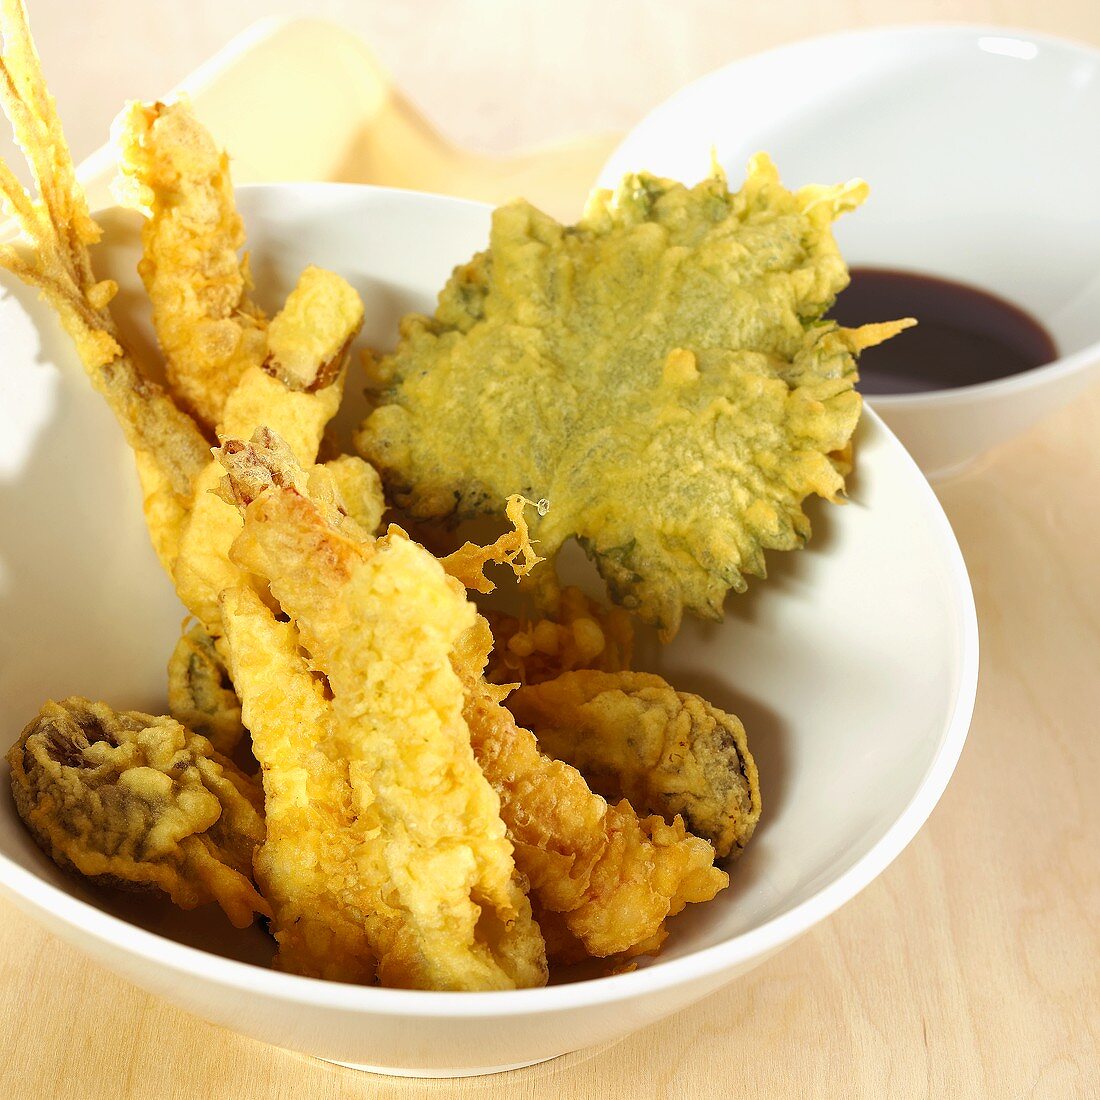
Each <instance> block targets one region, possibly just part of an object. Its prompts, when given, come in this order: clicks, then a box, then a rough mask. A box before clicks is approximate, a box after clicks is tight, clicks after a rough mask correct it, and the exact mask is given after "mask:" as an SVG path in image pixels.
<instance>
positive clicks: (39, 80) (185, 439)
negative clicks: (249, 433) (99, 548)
mask: <svg viewBox="0 0 1100 1100" xmlns="http://www.w3.org/2000/svg"><path fill="white" fill-rule="evenodd" d="M0 35H2V37H3V53H2V56H0V103H2V104H3V108H4V113H5V114H6V115H7V116H8V119H9V120H10V122H11V124H12V129H13V131H14V134H15V138H16V141H17V142H18V143H19V145H20V147H21V148H22V150H23V152H24V154H25V155H26V158H27V162H28V164H29V166H30V169H31V174H32V176H33V178H34V183H35V187H36V188H37V190H38V194H39V199H38V201H35V200H34V199H32V197H31V196H30V195H29V194H28V193H27V191H26V190H25V189H24V188H23V186H22V185H21V184H20V183H19V181H18V180H17V179H16V177H15V175H14V173H13V172H12V171H11V170H10V169H9V168H8V166H7V165H6V164H4V163H3V162H2V161H0V201H2V204H3V208H4V212H5V213H6V214H9V215H11V216H12V217H14V218H15V219H16V221H17V222H18V224H19V226H20V229H21V230H22V233H23V236H24V238H25V239H26V241H27V244H28V246H29V247H28V248H27V249H20V248H17V247H15V246H13V245H0V267H5V268H7V269H8V270H9V271H11V272H12V273H13V274H14V275H16V276H18V277H19V278H20V279H22V280H23V281H24V282H26V283H28V284H30V285H31V286H34V287H36V288H38V290H39V291H41V293H42V296H43V298H45V299H46V301H47V302H49V304H50V305H51V306H52V307H53V309H54V310H56V312H57V314H58V316H59V317H60V319H61V322H62V324H63V325H64V327H65V331H66V332H67V333H68V334H69V336H70V338H71V339H72V341H73V343H74V344H75V345H76V349H77V352H78V353H79V355H80V359H81V362H82V363H83V364H84V369H85V371H86V372H87V374H88V377H89V379H90V380H91V382H92V384H93V385H94V386H95V388H96V389H97V390H98V391H99V392H100V393H101V394H102V395H103V396H104V398H105V399H106V401H107V403H108V405H109V406H110V408H111V410H112V412H113V413H114V414H115V417H116V418H117V420H118V422H119V424H120V425H121V427H122V430H123V432H124V433H125V435H126V440H127V442H128V443H129V444H130V446H131V447H132V448H133V449H134V450H135V451H136V452H137V453H138V456H139V460H140V462H141V463H142V464H143V466H144V473H145V474H147V475H148V476H147V477H146V476H143V483H144V484H145V486H146V489H147V492H153V493H158V494H161V495H162V497H163V499H162V500H159V501H157V502H154V508H155V509H156V510H157V511H158V513H159V514H160V515H161V516H162V518H163V522H164V524H165V528H164V529H165V531H166V532H167V533H166V534H164V535H163V536H162V539H161V541H162V542H164V541H167V540H169V539H170V537H171V524H172V522H175V519H178V508H179V507H180V506H181V502H182V501H186V500H188V499H189V497H190V493H191V485H192V480H193V478H194V476H195V475H196V474H197V473H198V471H199V470H201V469H202V468H203V466H205V465H206V463H207V461H208V459H209V453H208V450H207V443H206V441H205V439H204V438H203V435H202V433H201V431H199V429H198V427H197V426H196V425H195V423H194V422H193V421H192V420H191V418H190V417H188V416H187V415H186V414H184V413H183V412H181V411H180V410H179V409H178V408H177V407H176V405H175V404H174V403H173V401H172V400H171V398H170V397H169V396H168V395H167V394H166V393H165V392H164V391H163V390H162V389H161V388H160V387H159V386H157V385H156V384H155V383H153V382H151V381H149V379H148V378H146V377H145V376H144V374H143V373H142V372H141V370H140V369H139V368H138V367H137V365H136V364H135V363H134V361H133V359H132V358H131V357H130V355H129V353H128V352H127V350H126V349H125V348H124V347H123V346H122V343H121V340H120V337H119V334H118V330H117V328H116V327H115V324H114V321H113V320H112V318H111V315H110V311H109V309H108V304H109V302H110V301H111V299H112V298H113V297H114V295H115V292H116V291H117V287H116V286H115V284H114V283H113V282H111V281H110V280H104V281H102V282H100V281H97V280H96V277H95V274H94V272H93V271H92V265H91V261H90V259H89V256H88V246H89V245H90V244H93V243H94V242H95V241H97V240H98V239H99V236H100V230H99V227H98V226H97V225H96V224H95V222H94V221H92V218H91V216H90V215H89V213H88V205H87V202H86V200H85V198H84V192H83V190H82V189H81V187H80V185H79V184H78V183H77V181H76V173H75V171H74V169H73V164H72V158H71V156H70V154H69V148H68V145H67V144H66V142H65V135H64V134H63V133H62V130H61V124H60V121H59V120H58V118H57V111H56V107H55V104H54V101H53V97H52V96H51V95H50V94H49V92H47V90H46V85H45V81H44V79H43V77H42V70H41V67H40V65H39V61H38V55H37V53H36V52H35V49H34V44H33V43H32V41H31V38H30V31H29V29H28V27H27V21H26V12H25V11H24V8H23V5H22V3H21V2H20V0H3V2H2V3H0ZM150 484H151V485H152V488H151V489H150ZM149 504H150V502H149V501H148V500H147V506H149ZM173 509H176V513H175V519H174V518H173ZM156 542H157V538H156V536H154V543H156ZM159 551H160V546H158V552H159Z"/></svg>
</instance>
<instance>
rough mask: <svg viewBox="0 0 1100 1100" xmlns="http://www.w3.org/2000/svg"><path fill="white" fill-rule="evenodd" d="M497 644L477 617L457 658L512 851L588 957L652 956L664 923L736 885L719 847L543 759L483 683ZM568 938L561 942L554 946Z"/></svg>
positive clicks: (480, 755) (480, 754)
mask: <svg viewBox="0 0 1100 1100" xmlns="http://www.w3.org/2000/svg"><path fill="white" fill-rule="evenodd" d="M491 644H492V638H491V635H490V634H489V628H488V624H487V623H486V622H485V620H484V619H479V620H478V621H477V622H476V623H475V625H474V627H473V628H472V629H471V630H468V631H467V633H466V634H465V635H464V637H463V639H462V643H461V645H460V647H459V649H458V651H457V653H456V656H455V667H456V668H457V670H458V671H459V674H460V675H461V676H462V678H463V682H464V683H465V686H466V710H465V715H466V721H467V722H468V723H469V727H470V737H471V739H472V741H473V746H474V752H475V753H476V754H477V760H478V763H479V764H480V765H481V769H482V771H483V772H484V773H485V777H486V778H487V779H488V780H489V782H490V783H491V784H492V785H493V788H494V789H495V790H496V792H497V794H498V795H499V796H500V812H501V816H502V817H503V818H504V821H505V823H506V824H507V826H508V835H509V837H510V838H511V840H512V843H513V844H514V845H515V853H516V866H518V867H519V869H520V870H521V871H522V872H523V873H524V874H525V875H526V876H527V878H528V879H529V880H530V883H531V894H532V897H534V898H536V899H537V901H538V904H539V906H540V907H541V909H543V910H547V911H549V912H551V913H556V914H559V915H560V916H561V918H562V920H561V922H560V923H561V924H563V925H564V926H565V928H567V929H568V931H569V933H570V934H571V935H572V936H573V937H575V938H576V939H577V940H579V941H580V942H581V943H582V944H583V945H584V949H585V951H586V952H587V953H588V954H590V955H596V956H600V957H605V956H608V955H624V956H632V955H639V954H647V953H655V952H656V951H657V950H658V949H659V948H660V946H661V943H662V942H663V941H664V939H665V937H666V936H667V934H668V930H667V928H666V925H665V921H666V918H668V917H670V916H674V915H675V914H676V913H678V912H680V910H681V909H683V908H684V906H685V905H687V904H689V903H690V902H701V901H709V900H710V899H711V898H713V897H714V895H715V894H717V893H718V891H719V890H721V889H723V888H724V887H725V886H726V885H727V884H728V882H729V878H728V876H727V875H726V874H725V872H724V871H720V870H719V869H718V868H717V867H715V866H714V865H713V863H714V849H713V848H712V847H711V846H710V844H709V843H707V841H705V840H702V839H700V838H699V837H694V836H691V835H690V834H689V833H688V832H687V830H686V829H685V828H684V823H683V821H682V820H681V819H680V818H679V817H677V818H674V819H673V821H672V822H671V823H668V822H665V821H663V820H662V819H661V818H660V817H657V816H652V817H644V818H640V817H639V816H638V815H637V814H636V813H635V812H634V810H633V809H631V806H630V803H628V802H626V801H625V800H624V801H622V802H620V803H618V805H614V806H612V805H609V804H608V803H607V802H606V801H604V799H603V798H601V797H600V796H599V795H598V794H594V793H593V792H592V791H591V790H589V788H588V785H587V784H586V783H585V781H584V778H583V777H582V776H581V774H580V773H579V772H578V771H577V770H576V769H575V768H572V767H570V766H569V765H568V764H564V763H562V762H561V761H558V760H552V759H550V758H549V757H547V756H544V755H543V754H542V753H541V752H540V751H539V748H538V745H537V744H536V742H535V736H534V734H532V733H530V732H529V731H528V730H525V729H522V728H521V727H519V726H518V725H517V724H516V720H515V718H513V717H512V714H511V713H510V712H509V711H508V710H507V709H506V708H505V707H504V706H502V705H501V702H500V700H501V698H502V696H503V694H504V693H503V691H502V689H500V688H494V687H492V686H491V685H489V684H486V683H485V681H484V680H482V679H481V678H480V675H479V673H480V670H481V667H482V665H483V664H484V662H485V659H486V656H487V654H488V650H489V647H490V646H491ZM559 941H561V937H560V936H556V937H555V942H559Z"/></svg>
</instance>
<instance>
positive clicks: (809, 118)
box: [599, 26, 1100, 477]
mask: <svg viewBox="0 0 1100 1100" xmlns="http://www.w3.org/2000/svg"><path fill="white" fill-rule="evenodd" d="M1097 119H1100V51H1097V50H1094V49H1090V48H1088V47H1086V46H1081V45H1076V44H1074V43H1071V42H1065V41H1062V40H1059V39H1056V38H1048V37H1046V36H1043V35H1037V34H1032V33H1030V32H1025V31H1011V30H1006V29H1004V28H998V27H961V26H960V27H950V26H945V27H898V28H888V29H883V30H872V31H857V32H853V33H848V34H838V35H831V36H828V37H824V38H813V39H808V40H806V41H803V42H797V43H795V44H793V45H790V46H785V47H782V48H780V49H776V50H772V51H770V52H768V53H763V54H759V55H757V56H755V57H749V58H746V59H745V60H742V61H737V62H734V63H733V64H732V65H729V66H727V67H726V68H723V69H719V70H718V71H717V72H714V73H711V74H710V75H709V76H705V77H703V78H702V79H700V80H697V81H696V82H694V83H693V84H690V85H689V86H688V87H686V88H684V89H683V90H682V91H680V92H678V93H677V94H676V95H674V96H672V97H671V98H670V99H668V100H666V101H665V102H664V103H663V104H662V105H661V106H659V107H658V108H656V109H655V110H654V111H653V112H652V113H651V114H650V115H649V116H648V117H646V118H645V119H643V121H642V122H640V123H639V124H638V126H636V127H635V128H634V130H632V131H631V133H630V134H629V135H628V136H627V137H626V139H625V140H624V141H623V143H622V144H621V145H620V146H619V148H618V149H617V150H616V151H615V152H614V154H612V156H611V159H610V160H609V161H608V163H607V164H606V165H605V166H604V169H603V171H602V172H601V173H600V179H599V182H600V185H601V186H604V187H613V186H614V185H615V184H616V183H617V182H618V180H619V179H620V178H621V177H622V175H623V174H624V173H625V172H630V171H637V170H639V169H643V168H644V169H646V170H648V171H651V172H657V173H659V174H661V175H666V176H671V177H673V178H675V179H681V180H684V181H687V182H694V181H695V180H696V179H699V178H700V177H702V176H703V175H705V174H706V172H707V170H708V168H709V164H710V155H711V154H710V151H711V148H712V147H713V148H714V149H715V150H716V154H717V157H718V161H719V163H721V164H722V165H723V166H724V167H725V168H726V170H727V172H728V173H729V177H730V183H731V186H737V184H738V182H739V180H740V179H741V178H742V177H743V174H744V170H745V163H746V161H747V159H748V157H749V156H750V155H751V154H753V153H755V152H757V151H759V150H765V151H767V152H769V153H770V154H771V155H772V157H773V158H774V160H775V161H776V163H777V165H778V166H779V169H780V172H781V173H782V175H783V178H784V182H786V183H787V184H788V185H789V186H795V185H801V184H804V183H833V182H839V181H841V180H845V179H848V178H850V177H852V176H862V177H863V178H864V179H866V180H867V181H868V182H869V183H870V184H871V197H870V199H869V200H868V202H867V203H866V204H865V205H864V207H863V208H862V209H861V210H859V211H857V212H856V213H854V214H850V215H847V216H846V217H845V218H843V219H842V220H841V221H840V223H838V225H837V230H836V233H837V239H838V240H839V242H840V245H841V249H842V251H843V253H844V256H845V258H846V259H847V260H848V262H849V264H850V265H851V266H853V267H854V266H875V267H885V268H894V269H900V270H910V271H917V272H923V273H927V274H931V275H940V276H944V277H946V278H950V279H956V280H958V281H961V282H965V283H971V284H973V285H975V286H977V287H979V288H982V289H985V290H990V291H992V292H994V293H995V294H999V295H1001V296H1002V297H1004V298H1007V299H1008V300H1009V301H1010V302H1014V303H1015V304H1017V305H1020V306H1023V307H1024V308H1025V309H1026V310H1027V311H1028V312H1030V313H1031V314H1032V315H1033V316H1034V317H1036V318H1037V319H1038V320H1039V321H1040V322H1042V324H1043V325H1044V326H1045V327H1046V328H1047V330H1048V331H1049V332H1050V333H1051V335H1052V336H1053V337H1054V340H1055V342H1056V343H1057V345H1058V349H1059V353H1060V356H1061V357H1060V358H1059V359H1058V360H1057V361H1056V362H1054V363H1051V364H1049V365H1048V366H1044V367H1039V368H1036V369H1034V370H1030V371H1026V372H1024V373H1023V374H1019V375H1016V376H1013V377H1008V378H1004V379H1002V380H998V381H992V382H983V383H979V384H977V385H971V386H965V387H960V388H958V389H951V390H937V391H933V392H929V393H922V394H913V395H903V396H895V395H890V396H877V395H872V396H871V397H870V398H869V400H870V401H871V402H872V403H873V405H874V407H875V409H876V411H877V412H879V413H880V414H881V415H882V418H883V419H884V420H885V421H886V423H887V424H889V425H890V427H891V428H893V429H894V431H895V432H896V433H897V434H898V437H899V438H900V439H901V441H902V442H903V443H904V444H905V446H906V447H907V448H908V449H909V451H910V453H911V454H912V455H913V457H914V458H916V460H917V462H918V463H919V464H920V466H921V468H922V469H923V470H924V471H925V472H926V473H927V474H928V475H929V476H931V477H937V476H945V475H947V474H950V473H952V472H955V471H956V470H959V469H961V468H962V467H964V466H965V465H967V464H968V463H970V462H971V461H972V460H973V459H975V458H976V457H977V456H978V455H980V454H982V453H983V452H984V451H986V450H988V449H989V448H990V447H992V446H994V445H995V444H997V443H1001V442H1003V441H1004V440H1006V439H1009V438H1010V437H1012V436H1014V435H1017V434H1019V433H1020V432H1022V431H1024V429H1026V428H1027V427H1028V426H1029V425H1031V424H1032V423H1033V422H1034V421H1036V420H1037V419H1039V417H1041V416H1043V415H1044V414H1045V413H1047V412H1050V411H1052V410H1053V409H1055V408H1057V407H1059V406H1061V405H1063V404H1065V403H1066V402H1068V401H1069V400H1071V399H1072V398H1073V397H1074V396H1075V395H1076V394H1077V393H1079V392H1080V391H1081V390H1082V389H1083V388H1084V387H1085V386H1087V385H1088V384H1090V383H1091V382H1093V381H1094V380H1095V379H1096V378H1097V377H1098V375H1100V218H1098V217H1097V216H1096V197H1097V195H1098V194H1100V143H1098V142H1097V141H1096V140H1094V135H1095V133H1096V126H1097ZM917 316H918V318H919V311H918V313H917ZM868 320H870V318H868ZM882 320H886V318H882ZM899 339H905V337H904V335H903V336H901V337H899Z"/></svg>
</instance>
